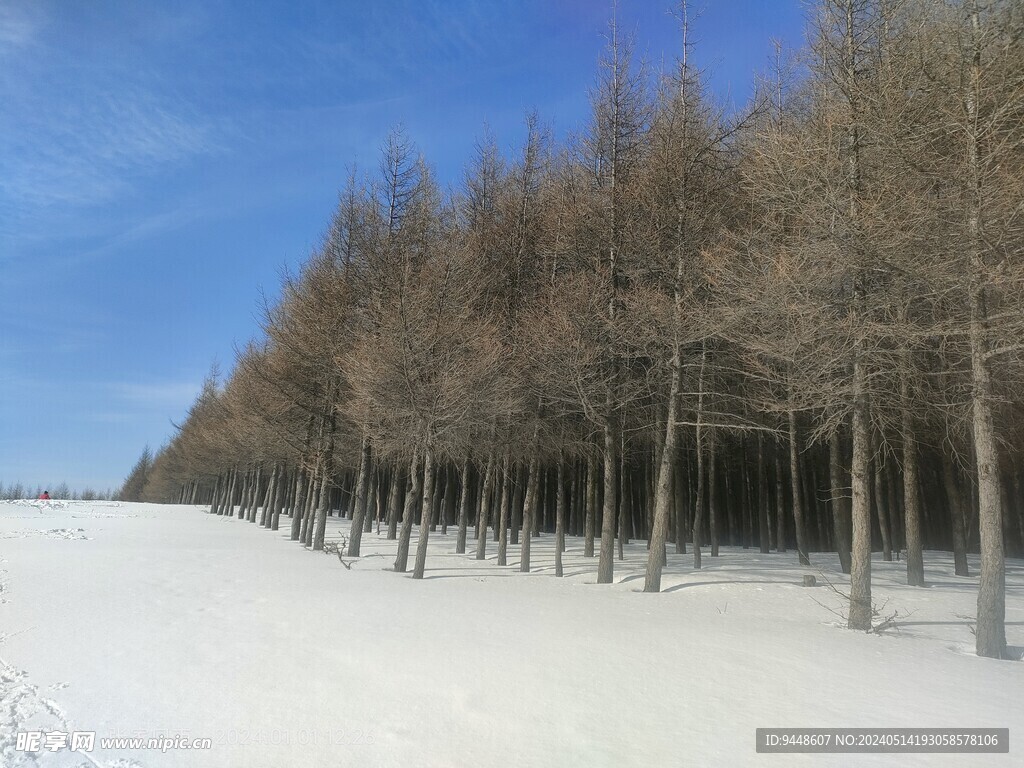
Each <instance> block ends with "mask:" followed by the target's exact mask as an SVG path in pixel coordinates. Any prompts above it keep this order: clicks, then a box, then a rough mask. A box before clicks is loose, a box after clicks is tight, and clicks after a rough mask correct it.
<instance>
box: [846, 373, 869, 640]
mask: <svg viewBox="0 0 1024 768" xmlns="http://www.w3.org/2000/svg"><path fill="white" fill-rule="evenodd" d="M853 380H854V392H853V398H854V399H853V459H852V462H851V465H850V484H851V490H852V495H853V511H852V521H853V542H852V553H851V558H850V619H849V627H850V629H860V630H869V629H871V620H872V618H873V616H872V606H871V486H870V479H871V474H870V472H871V431H870V430H871V426H870V422H869V418H870V416H869V414H868V394H867V373H866V371H865V370H864V363H863V361H861V360H859V359H858V360H855V361H854V364H853Z"/></svg>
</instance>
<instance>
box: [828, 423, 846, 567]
mask: <svg viewBox="0 0 1024 768" xmlns="http://www.w3.org/2000/svg"><path fill="white" fill-rule="evenodd" d="M828 470H829V479H830V481H831V485H832V531H833V536H835V545H836V550H837V551H838V553H839V565H840V567H841V568H842V569H843V573H849V572H850V531H851V528H852V518H851V513H850V508H849V506H847V504H846V483H845V482H844V478H843V453H842V444H841V442H840V440H839V432H838V431H837V432H833V433H832V435H831V437H830V438H829V441H828Z"/></svg>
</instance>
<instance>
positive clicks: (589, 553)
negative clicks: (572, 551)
mask: <svg viewBox="0 0 1024 768" xmlns="http://www.w3.org/2000/svg"><path fill="white" fill-rule="evenodd" d="M596 522H597V458H596V457H595V456H594V454H593V453H591V452H588V453H587V510H586V515H585V516H584V522H583V556H584V557H593V556H594V529H595V528H596Z"/></svg>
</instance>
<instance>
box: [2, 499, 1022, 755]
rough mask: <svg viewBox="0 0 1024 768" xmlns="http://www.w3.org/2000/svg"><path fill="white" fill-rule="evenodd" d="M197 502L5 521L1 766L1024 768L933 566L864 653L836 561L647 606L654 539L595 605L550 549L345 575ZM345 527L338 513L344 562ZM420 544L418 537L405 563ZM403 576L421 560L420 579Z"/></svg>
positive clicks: (1015, 717)
mask: <svg viewBox="0 0 1024 768" xmlns="http://www.w3.org/2000/svg"><path fill="white" fill-rule="evenodd" d="M289 522H290V521H288V520H287V519H286V518H284V517H282V530H280V531H277V532H272V531H268V530H264V529H261V528H259V527H258V526H256V525H253V524H251V523H247V522H244V521H241V520H237V519H233V518H225V517H219V516H211V515H209V514H207V513H206V512H205V509H204V508H202V507H196V506H185V505H179V506H172V505H155V504H119V503H116V502H64V503H55V504H51V505H47V506H44V505H41V504H40V503H38V502H13V503H0V764H2V765H3V766H5V767H8V766H9V767H10V768H18V767H20V766H35V765H38V766H103V767H104V768H138V767H141V768H159V767H160V766H186V767H188V766H203V767H205V766H210V767H211V768H213V767H216V768H232V767H233V766H238V767H239V768H242V767H243V766H244V767H245V768H259V767H260V766H267V767H268V768H290V767H292V766H294V767H296V768H305V767H306V766H331V767H332V768H334V767H338V766H360V767H361V768H362V767H364V766H365V767H368V768H372V767H373V766H396V767H401V768H417V767H419V766H424V767H426V766H431V767H433V766H438V767H440V766H453V767H457V766H517V768H522V767H529V768H533V767H534V766H552V768H555V767H558V768H563V767H565V766H595V767H596V766H616V767H621V766H644V767H645V768H648V767H650V768H657V767H660V766H729V767H731V766H771V767H772V768H775V767H778V768H782V767H788V766H957V768H960V767H962V766H1020V765H1024V663H1016V662H1012V661H994V660H989V659H981V658H978V657H976V656H975V655H974V654H973V637H972V635H971V631H970V625H971V623H972V619H971V618H970V617H971V616H972V615H973V614H974V613H975V600H976V594H977V569H978V563H977V559H976V558H972V561H971V569H972V574H974V575H973V576H972V577H970V578H957V577H954V576H953V575H952V562H951V558H950V556H949V555H947V554H945V553H938V552H927V553H926V557H925V567H926V578H927V581H928V584H929V586H928V587H927V588H916V589H915V588H910V587H907V586H905V585H903V584H901V582H902V581H903V580H904V573H905V571H904V568H905V564H904V563H902V562H893V563H885V562H882V561H881V558H880V556H878V555H877V554H876V558H877V559H876V561H875V562H874V563H873V570H874V576H873V578H874V597H875V599H876V600H877V601H878V602H879V603H880V604H881V603H883V602H885V603H886V607H885V609H884V610H883V613H884V614H886V615H888V614H889V613H891V612H893V611H897V612H899V613H900V614H901V615H902V616H903V618H902V619H901V620H900V621H899V624H898V628H897V629H894V630H890V631H887V632H885V633H884V634H881V635H876V634H865V633H859V632H852V631H849V630H847V629H845V628H843V627H842V626H840V624H841V621H840V619H839V618H838V617H837V616H836V615H834V614H832V613H830V611H829V610H828V609H829V608H834V609H837V610H840V611H841V610H843V608H844V605H843V601H842V599H841V598H840V597H838V596H837V595H836V594H835V593H834V592H832V591H831V590H830V589H829V588H828V587H827V586H819V587H817V588H804V587H802V586H799V583H800V581H801V578H802V576H803V574H804V573H814V574H815V575H816V576H817V577H818V580H819V582H821V581H823V579H828V580H830V581H832V582H833V583H834V584H835V585H836V587H837V588H839V589H845V587H846V584H847V583H848V582H847V581H846V579H845V578H844V577H843V576H842V574H841V573H839V571H838V562H837V560H836V558H835V556H834V555H825V554H814V555H812V562H813V567H812V568H800V567H798V566H797V565H796V556H795V553H793V552H790V553H789V554H770V555H761V554H758V553H757V552H756V551H750V550H747V551H744V550H741V549H732V548H724V549H723V550H722V554H721V556H720V557H718V558H710V557H708V555H707V552H706V551H705V557H704V563H705V567H704V569H703V570H701V571H694V570H693V568H692V555H676V554H670V555H669V565H668V568H667V569H666V574H665V577H664V580H663V585H662V586H663V589H664V591H663V592H662V593H661V594H657V595H653V594H644V593H642V592H641V591H640V590H641V589H642V586H643V568H644V564H645V561H646V552H645V549H644V542H642V541H640V542H638V543H634V544H631V545H628V546H627V547H626V551H625V560H624V561H617V562H616V563H615V568H616V572H615V583H614V584H613V585H598V584H596V583H595V582H596V566H597V563H596V559H588V558H584V557H583V556H582V540H580V539H575V538H571V537H570V538H569V539H568V542H567V543H568V552H567V553H566V555H565V563H566V576H565V577H564V578H561V579H558V578H555V577H554V575H553V537H552V536H550V535H544V536H542V537H541V538H540V539H539V540H535V541H534V545H533V563H534V572H533V573H531V574H521V573H519V572H518V564H519V563H518V549H519V548H518V547H517V546H513V545H510V546H509V565H508V566H507V567H498V566H497V565H496V564H495V552H496V544H495V543H494V542H493V541H489V542H488V550H489V551H488V559H487V561H486V562H479V561H477V560H475V559H474V556H473V554H472V550H473V547H472V529H471V530H470V536H471V543H470V550H471V553H470V554H468V555H455V554H454V551H455V535H454V534H455V530H454V528H450V529H449V534H448V535H447V536H443V535H441V534H440V532H439V531H438V532H437V533H434V534H431V544H430V553H429V556H428V562H427V574H426V578H425V579H424V580H423V581H415V580H413V579H412V578H410V577H409V576H408V575H403V574H397V573H394V572H392V571H390V570H389V569H390V568H391V565H392V562H393V554H394V550H395V542H393V541H386V540H385V538H384V535H383V533H381V534H379V535H378V534H377V533H372V534H366V535H365V536H364V539H363V557H361V558H359V559H358V560H356V561H355V562H354V564H352V567H351V569H347V568H345V567H343V565H342V563H340V562H339V559H338V558H337V557H336V556H333V555H325V554H321V553H313V552H309V551H307V550H305V549H303V547H301V546H300V545H298V544H296V543H294V542H291V541H289V540H288V531H287V530H286V529H287V527H288V524H289ZM348 526H349V522H348V521H345V520H340V519H338V518H336V517H332V518H331V519H330V521H329V526H328V538H329V540H337V539H338V538H339V537H340V536H341V534H343V533H345V532H347V530H348ZM416 535H417V534H416V532H415V531H414V532H413V548H415V542H416ZM410 564H411V560H410ZM1007 636H1008V640H1009V642H1010V644H1011V645H1013V646H1015V647H1016V648H1018V649H1019V648H1020V647H1021V646H1024V563H1022V562H1021V561H1009V562H1008V566H1007ZM901 726H908V727H911V726H916V727H1008V728H1010V754H1008V755H1006V754H1002V755H992V754H989V755H963V754H960V755H943V754H919V755H912V754H890V755H884V754H882V755H879V754H874V755H863V754H862V755H850V754H846V755H842V754H839V755H798V754H784V755H759V754H756V753H755V740H754V729H755V728H758V727H793V728H796V727H901ZM19 730H21V731H25V730H43V731H48V730H63V731H71V730H79V731H96V733H97V739H99V738H103V737H108V736H144V737H153V738H155V737H160V736H169V737H173V736H177V735H184V736H187V737H188V738H210V739H212V748H211V749H209V750H182V749H169V750H168V751H166V752H161V751H160V750H152V749H129V748H125V749H120V750H118V749H108V750H103V749H101V748H100V745H99V742H98V741H97V745H96V749H95V750H94V751H93V752H91V753H88V754H86V753H82V752H70V751H68V750H62V751H58V752H55V753H51V752H47V751H43V752H40V753H36V754H30V753H25V752H18V751H16V750H15V734H16V732H17V731H19Z"/></svg>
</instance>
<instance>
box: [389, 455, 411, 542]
mask: <svg viewBox="0 0 1024 768" xmlns="http://www.w3.org/2000/svg"><path fill="white" fill-rule="evenodd" d="M408 483H409V480H408V479H407V478H405V477H403V476H402V472H401V471H400V468H399V466H398V463H397V462H396V463H395V464H394V465H393V466H392V467H391V490H390V491H389V492H388V533H387V540H388V541H394V540H395V539H397V538H398V518H399V513H400V511H401V509H402V508H403V507H404V504H403V502H404V501H405V493H406V490H407V489H406V486H407V485H408Z"/></svg>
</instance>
